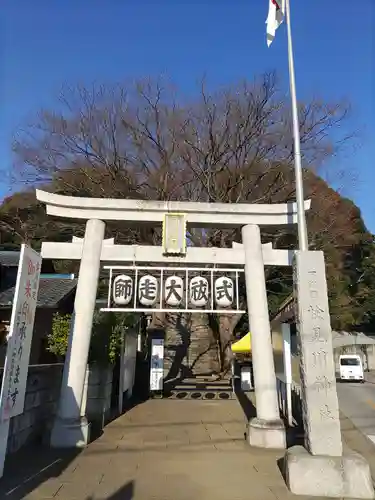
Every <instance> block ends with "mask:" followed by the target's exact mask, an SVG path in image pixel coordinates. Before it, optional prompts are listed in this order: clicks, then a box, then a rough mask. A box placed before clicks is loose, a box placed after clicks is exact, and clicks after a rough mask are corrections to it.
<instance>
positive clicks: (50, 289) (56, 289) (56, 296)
mask: <svg viewBox="0 0 375 500" xmlns="http://www.w3.org/2000/svg"><path fill="white" fill-rule="evenodd" d="M76 286H77V280H76V279H73V280H72V279H64V278H58V279H56V278H41V279H40V282H39V292H38V305H37V307H43V308H50V307H51V308H53V307H56V306H58V305H59V303H60V302H61V301H62V300H63V299H64V298H65V297H67V296H68V295H69V294H71V293H73V291H74V290H75V288H76ZM14 289H15V287H14V286H13V287H11V288H8V289H7V290H4V291H3V292H1V293H0V308H2V309H7V308H10V307H12V304H13V297H14Z"/></svg>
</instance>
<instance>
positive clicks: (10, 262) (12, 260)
mask: <svg viewBox="0 0 375 500" xmlns="http://www.w3.org/2000/svg"><path fill="white" fill-rule="evenodd" d="M20 253H21V252H15V251H13V250H1V251H0V264H1V265H2V266H4V267H18V263H19V260H20Z"/></svg>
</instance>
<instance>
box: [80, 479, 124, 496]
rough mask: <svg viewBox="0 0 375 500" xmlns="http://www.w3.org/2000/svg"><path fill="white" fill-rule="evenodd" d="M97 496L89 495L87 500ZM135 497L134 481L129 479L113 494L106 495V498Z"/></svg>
mask: <svg viewBox="0 0 375 500" xmlns="http://www.w3.org/2000/svg"><path fill="white" fill-rule="evenodd" d="M94 498H95V497H92V496H89V497H86V498H85V500H94ZM133 498H134V481H129V482H128V483H126V484H125V485H124V486H123V487H122V488H120V489H119V490H117V491H116V493H113V495H111V496H109V497H106V499H105V500H133ZM103 500H104V499H103Z"/></svg>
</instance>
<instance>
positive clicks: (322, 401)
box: [294, 252, 342, 456]
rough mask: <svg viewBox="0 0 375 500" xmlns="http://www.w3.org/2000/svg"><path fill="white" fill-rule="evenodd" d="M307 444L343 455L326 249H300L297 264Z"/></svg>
mask: <svg viewBox="0 0 375 500" xmlns="http://www.w3.org/2000/svg"><path fill="white" fill-rule="evenodd" d="M294 271H295V272H294V275H295V279H294V284H295V301H296V309H297V310H296V313H297V314H296V319H297V338H298V342H299V350H300V376H301V389H302V396H303V401H302V409H303V420H304V428H305V446H306V448H307V450H308V451H309V452H310V453H311V454H313V455H331V456H340V455H341V454H342V441H341V430H340V419H339V404H338V398H337V392H336V374H335V364H334V358H333V347H332V331H331V321H330V315H329V307H328V293H327V282H326V274H325V265H324V256H323V252H297V253H296V261H295V267H294Z"/></svg>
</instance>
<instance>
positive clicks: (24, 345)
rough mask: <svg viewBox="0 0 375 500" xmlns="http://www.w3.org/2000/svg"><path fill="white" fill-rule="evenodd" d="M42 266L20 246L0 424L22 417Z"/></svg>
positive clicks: (2, 387) (36, 256)
mask: <svg viewBox="0 0 375 500" xmlns="http://www.w3.org/2000/svg"><path fill="white" fill-rule="evenodd" d="M41 264H42V258H41V256H40V255H39V254H38V253H37V252H35V251H34V250H33V249H32V248H30V247H28V246H27V245H22V247H21V255H20V261H19V265H18V273H17V281H16V287H15V291H14V298H13V308H12V315H11V320H10V329H9V336H8V345H7V354H6V358H5V365H4V375H3V382H2V386H1V396H0V401H1V406H0V420H1V422H5V421H7V420H9V419H10V418H11V417H15V416H16V415H20V414H21V413H23V407H24V402H25V393H26V382H27V374H28V371H29V358H30V348H31V341H32V336H33V329H34V317H35V310H36V304H37V299H38V289H39V276H40V269H41Z"/></svg>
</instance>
